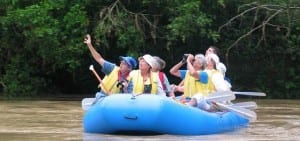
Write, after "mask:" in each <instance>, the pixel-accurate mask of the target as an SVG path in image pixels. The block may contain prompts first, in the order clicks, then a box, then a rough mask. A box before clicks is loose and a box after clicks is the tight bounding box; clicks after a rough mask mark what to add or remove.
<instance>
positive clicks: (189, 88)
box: [183, 71, 208, 97]
mask: <svg viewBox="0 0 300 141" xmlns="http://www.w3.org/2000/svg"><path fill="white" fill-rule="evenodd" d="M199 93H201V94H203V95H204V96H206V95H207V94H208V85H207V84H204V83H202V82H200V81H199V79H197V78H195V77H193V76H192V75H191V74H190V73H189V71H186V74H185V77H184V93H183V94H184V96H185V97H193V96H194V95H195V94H199Z"/></svg>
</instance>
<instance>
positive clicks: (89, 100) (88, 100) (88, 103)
mask: <svg viewBox="0 0 300 141" xmlns="http://www.w3.org/2000/svg"><path fill="white" fill-rule="evenodd" d="M95 100H96V98H84V99H82V101H81V107H82V109H83V110H85V111H86V110H88V109H89V108H90V107H91V106H92V105H93V103H94V102H95Z"/></svg>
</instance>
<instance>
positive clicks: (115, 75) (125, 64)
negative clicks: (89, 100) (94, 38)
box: [84, 34, 137, 103]
mask: <svg viewBox="0 0 300 141" xmlns="http://www.w3.org/2000/svg"><path fill="white" fill-rule="evenodd" d="M84 43H85V44H86V45H87V46H88V48H89V50H90V52H91V54H92V56H93V58H94V59H95V60H96V61H97V62H98V63H99V64H100V65H101V67H102V72H103V73H104V74H105V77H104V79H103V81H102V83H103V84H102V85H99V86H100V87H101V91H100V92H97V93H96V100H95V102H94V103H96V102H97V101H98V100H99V99H101V98H102V97H105V96H107V95H109V94H114V93H123V92H124V87H123V86H124V85H125V84H126V82H127V81H128V76H129V73H130V72H131V70H132V69H134V68H135V67H136V66H137V62H136V60H135V59H134V58H133V57H130V56H125V57H124V56H120V57H119V59H120V65H119V66H117V65H116V64H114V63H111V62H109V61H107V60H105V59H104V58H103V57H102V56H101V54H100V53H98V52H97V51H96V49H95V48H94V47H93V45H92V42H91V36H90V35H89V34H87V35H86V37H85V39H84ZM104 86H105V88H106V89H105V88H104ZM105 90H107V91H105Z"/></svg>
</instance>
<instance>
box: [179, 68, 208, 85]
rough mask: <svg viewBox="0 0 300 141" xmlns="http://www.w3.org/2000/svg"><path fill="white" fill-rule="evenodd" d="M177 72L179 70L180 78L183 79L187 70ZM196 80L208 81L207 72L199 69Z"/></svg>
mask: <svg viewBox="0 0 300 141" xmlns="http://www.w3.org/2000/svg"><path fill="white" fill-rule="evenodd" d="M179 72H180V78H181V79H184V78H185V75H186V72H187V70H179ZM198 81H199V82H201V83H204V84H206V83H208V74H207V73H206V72H205V71H200V72H199V78H198Z"/></svg>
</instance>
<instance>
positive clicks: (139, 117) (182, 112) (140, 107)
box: [83, 94, 249, 135]
mask: <svg viewBox="0 0 300 141" xmlns="http://www.w3.org/2000/svg"><path fill="white" fill-rule="evenodd" d="M248 124H249V120H248V119H245V118H243V117H241V116H239V115H237V114H235V113H233V112H217V113H211V112H206V111H203V110H200V109H197V108H193V107H190V106H186V105H183V104H180V103H178V102H176V101H174V100H172V99H170V98H167V97H161V96H157V95H149V94H143V95H138V96H132V95H130V94H113V95H110V96H107V97H105V98H104V99H103V100H102V101H100V102H98V103H96V104H95V105H93V106H92V107H91V108H90V109H89V110H87V111H86V113H85V115H84V118H83V127H84V131H85V132H87V133H108V134H113V133H122V132H126V133H129V132H131V133H134V132H143V133H148V132H149V133H159V134H174V135H204V134H216V133H222V132H226V131H233V130H236V129H238V128H241V127H245V126H247V125H248Z"/></svg>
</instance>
